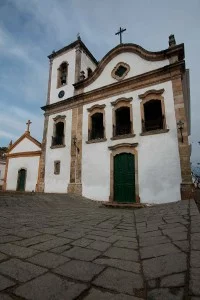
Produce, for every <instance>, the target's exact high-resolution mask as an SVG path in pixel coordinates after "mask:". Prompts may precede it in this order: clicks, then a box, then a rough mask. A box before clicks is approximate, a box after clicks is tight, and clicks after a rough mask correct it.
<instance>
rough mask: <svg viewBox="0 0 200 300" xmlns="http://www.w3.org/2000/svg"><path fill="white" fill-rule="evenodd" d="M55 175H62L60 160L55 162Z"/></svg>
mask: <svg viewBox="0 0 200 300" xmlns="http://www.w3.org/2000/svg"><path fill="white" fill-rule="evenodd" d="M54 174H55V175H59V174H60V161H59V160H56V161H54Z"/></svg>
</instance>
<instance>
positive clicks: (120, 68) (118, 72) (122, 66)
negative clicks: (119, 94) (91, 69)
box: [111, 62, 130, 80]
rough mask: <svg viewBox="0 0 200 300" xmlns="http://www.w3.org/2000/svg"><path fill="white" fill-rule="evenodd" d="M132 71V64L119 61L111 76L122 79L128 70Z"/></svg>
mask: <svg viewBox="0 0 200 300" xmlns="http://www.w3.org/2000/svg"><path fill="white" fill-rule="evenodd" d="M129 71H130V66H129V65H128V64H126V63H125V62H119V63H118V64H117V65H116V66H115V67H114V69H113V70H112V72H111V76H112V77H113V78H114V79H117V80H122V79H124V78H125V77H126V75H127V74H128V72H129Z"/></svg>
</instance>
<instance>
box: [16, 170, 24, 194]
mask: <svg viewBox="0 0 200 300" xmlns="http://www.w3.org/2000/svg"><path fill="white" fill-rule="evenodd" d="M21 170H25V171H26V173H25V183H24V192H25V191H26V178H27V169H26V168H20V169H19V170H18V171H17V186H16V191H17V192H20V191H18V190H17V188H18V182H19V172H20V171H21Z"/></svg>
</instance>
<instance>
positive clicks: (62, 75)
mask: <svg viewBox="0 0 200 300" xmlns="http://www.w3.org/2000/svg"><path fill="white" fill-rule="evenodd" d="M58 71H59V72H58V87H61V86H63V85H65V84H67V71H68V64H67V63H66V62H63V63H62V64H61V65H60V67H59V69H58Z"/></svg>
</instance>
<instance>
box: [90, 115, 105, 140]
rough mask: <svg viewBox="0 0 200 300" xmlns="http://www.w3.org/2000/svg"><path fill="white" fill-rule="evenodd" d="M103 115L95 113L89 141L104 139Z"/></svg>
mask: <svg viewBox="0 0 200 300" xmlns="http://www.w3.org/2000/svg"><path fill="white" fill-rule="evenodd" d="M103 138H104V126H103V113H99V112H97V113H95V114H93V115H92V116H91V129H90V130H89V140H96V139H103Z"/></svg>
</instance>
